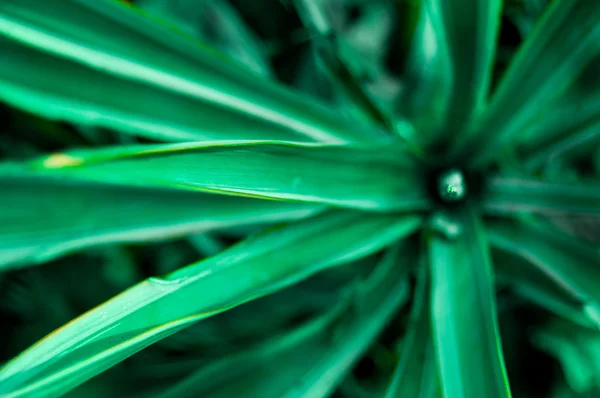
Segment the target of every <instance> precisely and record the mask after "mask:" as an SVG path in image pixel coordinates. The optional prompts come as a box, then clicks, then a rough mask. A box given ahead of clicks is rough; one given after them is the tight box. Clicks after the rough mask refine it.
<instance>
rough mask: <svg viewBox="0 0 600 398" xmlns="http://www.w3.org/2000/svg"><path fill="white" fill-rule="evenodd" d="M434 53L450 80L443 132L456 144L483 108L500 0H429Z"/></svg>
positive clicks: (493, 51) (489, 79)
mask: <svg viewBox="0 0 600 398" xmlns="http://www.w3.org/2000/svg"><path fill="white" fill-rule="evenodd" d="M426 4H427V7H428V11H429V13H430V15H431V21H432V24H433V30H434V32H435V37H436V42H437V51H440V52H441V53H440V54H441V55H442V56H443V57H445V59H444V61H443V65H444V67H445V68H446V71H445V75H446V76H447V78H448V79H449V80H448V81H447V82H446V84H448V85H449V87H450V95H449V97H448V104H449V105H448V109H447V111H448V115H447V123H446V126H445V129H446V130H447V131H450V132H452V133H451V136H452V137H456V142H460V141H461V137H460V135H458V136H457V133H460V132H461V131H462V130H463V129H464V127H465V126H467V125H468V124H469V123H470V121H471V119H472V118H473V117H476V116H477V115H478V114H479V113H480V111H482V109H483V107H484V106H485V105H486V100H487V95H488V90H489V86H490V81H491V73H492V68H493V63H494V56H495V52H496V39H497V36H498V31H499V29H500V17H501V12H502V1H501V0H460V1H453V2H448V1H443V0H428V1H427V3H426Z"/></svg>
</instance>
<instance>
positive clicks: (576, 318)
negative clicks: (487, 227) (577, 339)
mask: <svg viewBox="0 0 600 398" xmlns="http://www.w3.org/2000/svg"><path fill="white" fill-rule="evenodd" d="M493 258H494V269H495V271H496V283H497V285H501V286H509V287H510V288H511V289H512V290H513V291H514V292H515V293H517V294H518V295H519V296H521V297H523V298H524V299H526V300H528V301H530V302H532V303H533V304H535V305H537V306H539V307H541V308H544V309H546V310H547V311H549V312H552V313H554V314H555V315H558V316H560V317H562V318H564V319H568V320H569V321H571V322H574V323H577V324H579V325H583V326H588V327H590V326H592V322H591V321H590V319H589V318H588V317H587V316H586V315H585V313H584V308H583V303H582V302H581V300H579V299H578V298H577V297H576V296H574V295H573V294H572V292H571V291H569V290H567V289H564V287H563V286H561V285H560V284H559V283H557V282H556V281H555V280H553V279H552V278H550V277H548V275H546V274H544V273H543V272H541V271H540V270H539V269H537V268H535V267H532V266H531V265H530V264H529V263H527V261H526V260H524V259H522V258H519V257H517V256H514V255H511V254H508V253H506V252H505V251H500V250H497V251H496V253H494V257H493Z"/></svg>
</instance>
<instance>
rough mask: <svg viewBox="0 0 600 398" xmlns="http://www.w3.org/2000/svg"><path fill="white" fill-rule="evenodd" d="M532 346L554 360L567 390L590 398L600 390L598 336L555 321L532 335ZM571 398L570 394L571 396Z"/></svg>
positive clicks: (595, 333) (594, 332) (595, 332)
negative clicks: (558, 365)
mask: <svg viewBox="0 0 600 398" xmlns="http://www.w3.org/2000/svg"><path fill="white" fill-rule="evenodd" d="M532 340H533V344H534V345H536V346H537V347H539V348H540V349H542V350H544V351H546V352H548V353H549V354H550V355H552V356H553V357H555V358H556V359H558V360H559V361H560V363H561V365H562V369H563V372H564V374H565V378H566V379H567V382H568V383H569V385H570V386H571V388H572V389H573V390H575V391H577V392H578V393H580V394H584V395H582V396H584V397H585V396H592V397H593V396H594V395H596V394H595V391H597V390H598V388H600V376H599V375H600V334H598V331H597V330H591V329H585V328H581V327H579V326H577V325H573V324H569V323H567V322H564V321H560V320H555V321H554V322H551V323H550V324H549V325H545V327H544V328H540V329H539V330H537V331H536V332H535V333H534V335H533V338H532ZM573 395H574V394H573Z"/></svg>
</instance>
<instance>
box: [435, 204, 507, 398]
mask: <svg viewBox="0 0 600 398" xmlns="http://www.w3.org/2000/svg"><path fill="white" fill-rule="evenodd" d="M461 223H462V225H461V227H462V228H461V229H462V231H461V233H460V234H459V235H458V236H456V237H454V238H450V237H447V236H441V235H439V234H437V233H435V232H433V233H432V235H431V236H430V237H429V240H428V242H429V262H430V266H431V274H432V299H431V301H432V303H431V305H432V315H431V316H432V322H433V335H434V341H435V349H436V354H437V361H438V365H439V370H440V378H441V384H442V390H443V391H444V396H445V397H448V398H454V397H510V396H511V393H510V388H509V385H508V379H507V376H506V370H505V367H504V357H503V354H502V346H501V344H500V336H499V332H498V320H497V312H496V299H495V289H494V281H493V271H492V266H491V264H490V259H489V254H488V246H487V242H486V237H485V234H484V231H483V229H482V227H481V226H480V221H479V220H478V219H477V217H476V216H475V215H474V214H473V213H472V211H470V210H465V211H463V214H462V217H461Z"/></svg>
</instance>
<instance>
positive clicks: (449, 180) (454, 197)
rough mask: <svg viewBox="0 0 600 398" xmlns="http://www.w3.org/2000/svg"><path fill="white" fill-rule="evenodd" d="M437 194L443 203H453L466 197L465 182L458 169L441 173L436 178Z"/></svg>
mask: <svg viewBox="0 0 600 398" xmlns="http://www.w3.org/2000/svg"><path fill="white" fill-rule="evenodd" d="M437 192H438V195H439V197H440V199H442V200H443V201H444V202H446V203H453V202H458V201H460V200H462V199H463V198H464V197H465V196H466V195H467V181H466V179H465V176H464V175H463V173H462V171H460V170H459V169H449V170H446V171H443V172H442V173H440V174H439V175H438V178H437Z"/></svg>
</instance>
